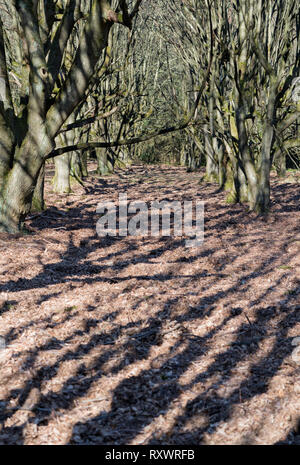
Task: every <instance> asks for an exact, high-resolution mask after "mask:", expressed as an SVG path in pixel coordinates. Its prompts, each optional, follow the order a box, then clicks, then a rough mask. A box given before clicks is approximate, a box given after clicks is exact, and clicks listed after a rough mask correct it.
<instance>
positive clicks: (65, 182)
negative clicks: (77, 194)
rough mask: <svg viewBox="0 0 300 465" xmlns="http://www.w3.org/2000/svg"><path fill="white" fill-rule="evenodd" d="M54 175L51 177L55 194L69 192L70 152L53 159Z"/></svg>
mask: <svg viewBox="0 0 300 465" xmlns="http://www.w3.org/2000/svg"><path fill="white" fill-rule="evenodd" d="M54 163H55V175H54V178H53V181H52V182H53V190H54V192H56V193H57V194H69V193H70V192H71V185H70V154H69V153H65V154H64V155H60V156H59V157H56V158H55V159H54Z"/></svg>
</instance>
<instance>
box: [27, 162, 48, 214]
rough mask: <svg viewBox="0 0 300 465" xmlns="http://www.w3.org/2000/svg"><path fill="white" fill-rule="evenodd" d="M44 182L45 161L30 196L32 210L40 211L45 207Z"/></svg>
mask: <svg viewBox="0 0 300 465" xmlns="http://www.w3.org/2000/svg"><path fill="white" fill-rule="evenodd" d="M44 184H45V163H43V165H42V167H41V169H40V173H39V176H38V180H37V183H36V186H35V189H34V193H33V197H32V205H31V211H32V212H42V211H44V210H45V209H46V206H45V200H44Z"/></svg>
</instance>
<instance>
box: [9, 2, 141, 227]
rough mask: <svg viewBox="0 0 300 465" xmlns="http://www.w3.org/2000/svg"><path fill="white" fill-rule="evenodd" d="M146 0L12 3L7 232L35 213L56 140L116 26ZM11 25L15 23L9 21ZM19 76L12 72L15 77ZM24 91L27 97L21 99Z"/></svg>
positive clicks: (125, 22) (126, 21)
mask: <svg viewBox="0 0 300 465" xmlns="http://www.w3.org/2000/svg"><path fill="white" fill-rule="evenodd" d="M141 1H142V0H136V1H135V2H134V4H133V5H132V10H131V13H129V11H128V4H127V2H126V1H124V0H122V1H119V2H117V5H116V9H115V10H114V9H112V6H111V3H110V2H109V1H108V0H91V1H90V2H86V3H87V4H88V13H87V14H86V15H82V11H83V8H82V3H83V2H82V1H81V0H67V2H66V4H65V5H64V2H62V1H57V2H55V1H52V0H26V1H25V0H13V1H12V2H5V3H6V4H5V6H6V7H7V10H6V15H7V17H10V18H11V19H10V26H7V24H6V18H1V23H0V69H1V74H2V82H3V86H4V90H5V99H4V101H3V102H2V103H1V106H0V144H1V163H0V183H1V194H0V228H1V229H2V230H4V231H8V232H16V231H19V230H20V228H21V227H22V223H23V221H24V219H25V217H26V215H27V214H28V213H29V211H30V208H31V203H32V196H33V192H34V189H35V186H36V183H37V180H38V177H39V173H40V170H41V169H42V167H43V164H44V162H45V160H46V159H47V157H49V154H50V153H51V152H52V151H53V150H54V148H55V139H56V137H57V136H58V134H59V132H60V130H61V129H62V127H63V125H64V124H65V123H66V121H67V120H68V118H69V117H70V116H71V115H72V113H73V112H74V110H75V109H76V108H77V107H78V105H80V103H81V102H82V100H83V99H85V98H86V90H87V89H88V86H89V84H90V82H91V79H92V78H93V75H94V72H95V67H96V66H97V63H98V61H99V59H101V56H102V51H103V50H104V49H105V47H106V45H107V41H108V35H109V31H110V29H111V27H112V26H113V24H115V23H120V24H122V25H124V26H126V27H128V28H130V27H131V25H132V19H133V17H134V16H135V15H136V13H137V11H138V8H139V6H140V4H141ZM78 21H82V22H84V27H83V32H82V35H81V37H80V42H79V44H78V47H77V49H76V53H75V55H74V57H73V60H72V64H71V67H70V69H69V72H68V73H67V74H66V75H65V76H64V75H63V73H62V72H61V71H62V70H63V69H64V60H65V59H66V55H65V53H64V51H65V49H66V46H67V44H68V40H69V38H70V36H71V34H72V31H73V29H74V28H75V27H76V25H77V23H78ZM8 22H9V20H8ZM7 27H11V28H12V29H14V42H13V44H14V46H16V45H17V46H18V53H19V55H20V56H19V58H20V57H22V61H21V62H17V64H16V63H15V60H14V51H13V50H12V45H13V44H12V42H10V41H9V40H8V38H7V36H8V29H6V28H7ZM14 67H15V68H18V71H20V70H22V81H24V82H25V83H26V85H25V84H22V85H21V89H20V92H19V95H17V96H15V95H13V92H12V87H13V86H12V76H13V75H14V74H17V73H16V72H15V69H14ZM11 73H13V74H11ZM22 91H23V95H22Z"/></svg>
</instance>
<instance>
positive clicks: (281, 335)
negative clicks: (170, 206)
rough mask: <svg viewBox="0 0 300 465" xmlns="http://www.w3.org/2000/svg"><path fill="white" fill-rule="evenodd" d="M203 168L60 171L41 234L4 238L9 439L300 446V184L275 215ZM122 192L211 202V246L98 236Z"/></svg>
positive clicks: (280, 193)
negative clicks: (67, 180)
mask: <svg viewBox="0 0 300 465" xmlns="http://www.w3.org/2000/svg"><path fill="white" fill-rule="evenodd" d="M50 174H51V173H48V181H49V180H50ZM199 177H200V175H199V173H192V174H191V173H186V172H185V170H183V169H181V168H170V167H161V168H159V167H146V168H145V167H134V168H132V169H130V170H128V172H127V173H125V172H123V171H122V172H120V173H118V174H116V175H113V176H111V177H105V178H102V179H100V180H99V179H96V178H95V179H94V180H93V179H90V180H89V182H88V183H87V185H86V192H85V191H84V189H83V188H82V187H80V186H79V187H78V188H76V190H75V192H74V194H72V195H70V196H69V197H65V196H58V195H54V194H53V193H51V192H50V182H47V196H46V199H47V205H48V209H47V211H46V212H45V213H44V214H42V215H37V216H33V217H32V218H31V219H30V220H28V221H27V225H28V227H29V228H31V230H32V231H33V232H32V234H29V235H27V236H23V237H15V238H13V239H12V240H10V241H8V240H7V238H6V237H5V235H2V236H1V237H0V270H1V275H0V335H1V336H2V337H4V340H5V343H6V348H2V349H1V347H0V370H1V380H0V444H83V443H84V444H116V445H117V444H166V445H167V444H274V443H277V442H282V441H286V442H288V443H297V441H298V443H300V440H299V436H298V435H297V428H298V425H297V423H298V421H299V417H300V349H299V346H297V345H296V344H297V343H298V340H295V338H296V337H297V336H300V278H299V277H300V273H299V267H300V228H299V226H300V213H299V201H300V194H299V184H289V183H287V182H280V183H279V182H276V180H275V179H274V180H273V199H272V200H273V201H275V203H274V205H273V207H272V214H271V215H270V216H269V219H268V220H267V221H264V220H262V219H257V218H256V217H255V215H253V214H249V213H248V212H247V210H246V208H245V207H242V206H239V205H234V206H232V205H227V204H226V202H225V195H224V193H217V192H216V186H213V185H208V186H207V185H204V184H199ZM119 192H127V194H128V199H129V200H133V199H134V200H138V199H141V200H145V201H151V200H162V199H165V200H166V199H168V200H192V199H194V200H196V199H198V200H204V201H205V242H204V244H203V246H201V247H199V248H186V247H185V241H184V238H180V237H174V238H167V237H160V238H150V237H147V238H135V237H127V238H119V237H116V238H113V237H112V238H99V237H98V236H97V234H96V229H95V226H96V221H97V219H98V215H97V214H96V206H97V204H98V202H100V201H103V200H111V201H113V202H116V201H117V199H118V193H119ZM34 231H35V232H34ZM299 344H300V342H299ZM298 349H299V350H298ZM297 351H298V352H297ZM297 354H298V358H297ZM298 433H299V434H300V431H299V430H298Z"/></svg>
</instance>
